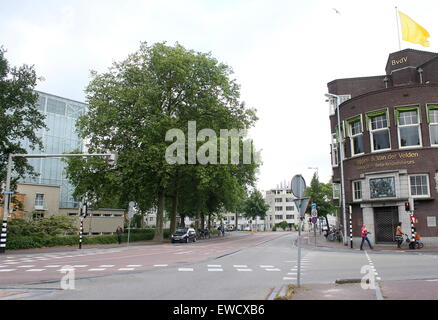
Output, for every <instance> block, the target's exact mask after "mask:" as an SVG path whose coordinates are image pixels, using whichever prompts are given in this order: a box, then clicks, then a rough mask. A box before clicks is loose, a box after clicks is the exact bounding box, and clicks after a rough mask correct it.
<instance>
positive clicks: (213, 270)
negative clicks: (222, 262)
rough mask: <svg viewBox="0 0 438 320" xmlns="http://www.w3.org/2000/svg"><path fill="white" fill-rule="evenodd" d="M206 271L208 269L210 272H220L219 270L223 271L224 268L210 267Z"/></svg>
mask: <svg viewBox="0 0 438 320" xmlns="http://www.w3.org/2000/svg"><path fill="white" fill-rule="evenodd" d="M208 271H210V272H220V271H224V269H221V268H212V269H208Z"/></svg>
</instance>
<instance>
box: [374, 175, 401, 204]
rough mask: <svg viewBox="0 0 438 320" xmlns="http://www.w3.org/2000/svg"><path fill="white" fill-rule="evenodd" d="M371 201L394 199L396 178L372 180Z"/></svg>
mask: <svg viewBox="0 0 438 320" xmlns="http://www.w3.org/2000/svg"><path fill="white" fill-rule="evenodd" d="M370 192H371V199H380V198H394V197H395V196H396V195H395V178H394V177H388V178H376V179H370Z"/></svg>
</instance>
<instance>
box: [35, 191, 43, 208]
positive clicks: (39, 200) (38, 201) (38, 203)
mask: <svg viewBox="0 0 438 320" xmlns="http://www.w3.org/2000/svg"><path fill="white" fill-rule="evenodd" d="M38 196H42V197H40V198H39V197H38ZM44 200H45V196H44V193H36V194H35V206H44Z"/></svg>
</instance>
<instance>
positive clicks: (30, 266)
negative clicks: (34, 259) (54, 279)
mask: <svg viewBox="0 0 438 320" xmlns="http://www.w3.org/2000/svg"><path fill="white" fill-rule="evenodd" d="M33 267H35V265H28V266H17V268H33Z"/></svg>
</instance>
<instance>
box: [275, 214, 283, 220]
mask: <svg viewBox="0 0 438 320" xmlns="http://www.w3.org/2000/svg"><path fill="white" fill-rule="evenodd" d="M275 220H283V216H282V215H276V216H275Z"/></svg>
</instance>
